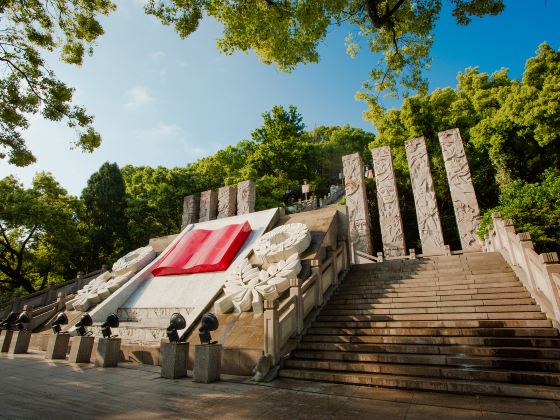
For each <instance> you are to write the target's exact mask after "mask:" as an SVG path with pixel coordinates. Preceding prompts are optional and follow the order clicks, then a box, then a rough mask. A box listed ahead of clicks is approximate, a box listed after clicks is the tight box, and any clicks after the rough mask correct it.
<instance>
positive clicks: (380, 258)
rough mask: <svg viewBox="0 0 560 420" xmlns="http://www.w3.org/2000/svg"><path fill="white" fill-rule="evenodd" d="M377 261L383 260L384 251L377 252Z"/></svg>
mask: <svg viewBox="0 0 560 420" xmlns="http://www.w3.org/2000/svg"><path fill="white" fill-rule="evenodd" d="M377 262H378V263H380V262H383V252H378V253H377Z"/></svg>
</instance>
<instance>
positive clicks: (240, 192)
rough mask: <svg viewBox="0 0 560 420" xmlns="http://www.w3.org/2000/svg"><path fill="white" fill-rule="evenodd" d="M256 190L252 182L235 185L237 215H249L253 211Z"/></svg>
mask: <svg viewBox="0 0 560 420" xmlns="http://www.w3.org/2000/svg"><path fill="white" fill-rule="evenodd" d="M256 197H257V188H256V186H255V183H254V182H253V181H250V180H249V181H241V182H240V183H238V184H237V214H249V213H253V212H254V211H255V200H256Z"/></svg>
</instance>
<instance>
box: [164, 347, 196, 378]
mask: <svg viewBox="0 0 560 420" xmlns="http://www.w3.org/2000/svg"><path fill="white" fill-rule="evenodd" d="M160 357H161V377H162V378H167V379H176V378H184V377H185V376H187V361H188V359H189V343H161V347H160Z"/></svg>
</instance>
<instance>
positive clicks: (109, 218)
mask: <svg viewBox="0 0 560 420" xmlns="http://www.w3.org/2000/svg"><path fill="white" fill-rule="evenodd" d="M125 192H126V190H125V185H124V180H123V177H122V174H121V171H120V169H119V167H118V166H117V164H116V163H109V162H106V163H104V164H103V165H101V167H100V168H99V171H97V172H95V173H94V174H93V175H91V177H90V178H89V179H88V182H87V186H86V188H84V190H83V191H82V197H81V198H82V200H83V203H84V212H83V215H82V216H81V220H82V222H83V224H84V229H85V236H86V238H87V251H86V271H93V270H95V269H97V268H98V267H100V266H101V264H103V263H112V262H113V261H114V260H115V259H116V258H118V257H119V256H121V255H122V254H123V253H124V251H127V250H129V248H130V247H129V245H128V230H127V219H126V214H125V211H126V205H127V202H126V195H125Z"/></svg>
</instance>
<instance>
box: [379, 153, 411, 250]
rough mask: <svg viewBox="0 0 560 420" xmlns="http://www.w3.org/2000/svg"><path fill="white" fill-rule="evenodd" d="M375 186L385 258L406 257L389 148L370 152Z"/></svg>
mask: <svg viewBox="0 0 560 420" xmlns="http://www.w3.org/2000/svg"><path fill="white" fill-rule="evenodd" d="M371 155H372V157H373V169H374V172H375V184H376V187H377V203H378V206H379V224H380V225H381V239H382V241H383V252H384V253H385V257H399V256H402V255H406V245H405V243H404V232H403V225H402V219H401V211H400V209H399V197H398V193H397V183H396V181H395V172H394V170H393V160H392V159H391V148H390V147H389V146H384V147H378V148H376V149H373V150H372V151H371Z"/></svg>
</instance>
